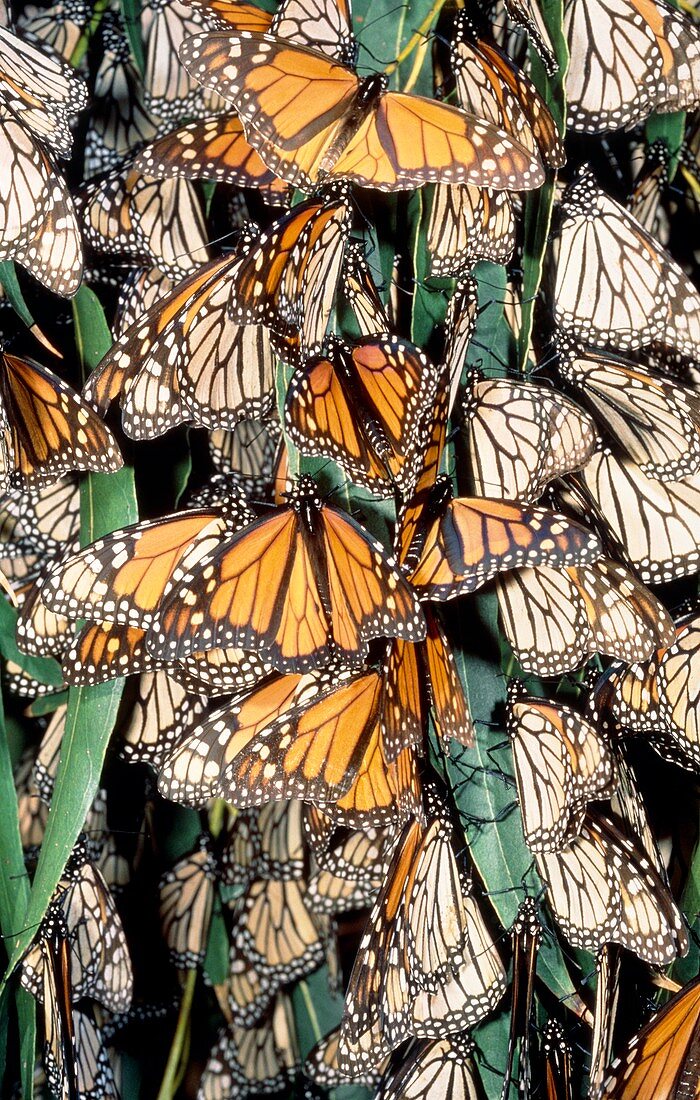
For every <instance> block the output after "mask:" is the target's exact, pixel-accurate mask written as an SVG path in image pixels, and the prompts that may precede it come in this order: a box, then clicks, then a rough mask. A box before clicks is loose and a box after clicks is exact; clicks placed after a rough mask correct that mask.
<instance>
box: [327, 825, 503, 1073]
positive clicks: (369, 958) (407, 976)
mask: <svg viewBox="0 0 700 1100" xmlns="http://www.w3.org/2000/svg"><path fill="white" fill-rule="evenodd" d="M438 899H441V900H438ZM438 910H439V911H438ZM504 990H505V971H504V969H503V964H502V962H501V959H500V956H499V954H498V951H497V949H496V947H495V944H494V943H493V941H492V939H491V937H490V935H489V933H488V930H487V927H486V923H485V921H484V917H483V916H482V914H481V910H480V907H479V904H478V902H477V900H476V898H475V897H474V896H472V894H471V893H470V891H469V888H468V885H467V882H466V881H465V878H464V875H463V872H462V871H461V870H460V868H459V866H458V863H457V860H456V858H455V855H454V852H453V851H452V848H451V837H450V830H449V828H448V827H447V826H446V824H445V823H444V822H443V821H441V820H440V819H439V818H436V819H433V820H432V821H431V822H430V824H429V825H428V826H427V828H426V827H425V826H424V825H422V824H421V823H420V821H417V820H414V821H412V822H410V823H409V824H408V825H406V826H405V829H404V832H403V834H402V836H401V839H400V840H399V843H398V846H397V848H396V851H395V854H394V857H393V859H392V863H391V866H390V868H389V870H388V872H387V877H386V880H385V884H384V886H383V888H382V890H381V892H380V894H379V897H378V898H377V901H376V903H375V905H374V907H373V909H372V912H371V914H370V919H369V924H368V927H367V930H366V932H365V935H364V937H363V939H362V941H361V944H360V948H359V951H358V955H357V958H356V960H355V965H354V967H353V972H352V975H351V978H350V984H349V987H348V993H347V996H346V1009H345V1016H344V1018H343V1023H342V1027H341V1033H340V1044H339V1059H338V1060H339V1065H340V1068H341V1071H343V1070H344V1071H346V1072H349V1073H351V1074H353V1073H355V1072H357V1070H358V1069H364V1070H366V1069H367V1068H372V1067H373V1066H376V1065H378V1064H379V1062H380V1061H381V1059H382V1058H384V1057H385V1056H386V1055H387V1054H388V1053H389V1052H390V1051H391V1050H392V1049H393V1048H394V1047H396V1046H397V1045H398V1044H399V1043H400V1042H401V1041H402V1040H403V1039H405V1038H407V1037H409V1036H411V1035H414V1036H417V1037H419V1038H441V1037H443V1036H444V1035H445V1034H450V1033H452V1032H459V1031H462V1030H464V1029H465V1028H467V1027H469V1026H470V1025H472V1024H473V1023H476V1022H477V1021H478V1020H480V1019H481V1018H482V1017H483V1016H484V1015H486V1014H487V1013H488V1011H489V1010H490V1009H491V1008H492V1007H493V1006H494V1005H495V1004H496V1003H497V1002H498V1001H499V1000H500V998H501V996H502V995H503V992H504ZM369 1035H371V1036H372V1042H371V1043H370V1044H366V1042H365V1040H364V1039H363V1037H367V1036H369Z"/></svg>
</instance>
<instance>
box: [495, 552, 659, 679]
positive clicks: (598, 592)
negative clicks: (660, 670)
mask: <svg viewBox="0 0 700 1100" xmlns="http://www.w3.org/2000/svg"><path fill="white" fill-rule="evenodd" d="M496 594H497V597H498V604H499V609H500V614H501V622H502V625H503V630H504V632H505V635H506V637H507V638H508V641H509V643H510V645H511V647H512V649H513V652H514V653H515V655H516V657H517V659H518V662H519V664H520V666H521V667H522V668H523V669H524V670H525V671H526V672H534V673H535V674H537V675H538V676H558V675H561V674H562V673H564V672H570V671H573V670H574V669H576V668H580V667H581V665H583V664H585V662H586V661H587V660H588V659H589V658H590V657H591V656H592V655H593V654H594V653H604V654H606V655H607V656H610V657H616V658H618V659H620V660H623V661H640V660H646V659H647V658H648V657H650V656H651V654H652V653H653V652H654V650H656V649H657V648H658V647H659V646H660V645H665V644H668V642H669V640H670V639H671V637H672V636H673V621H672V619H671V617H670V615H669V613H668V612H667V611H666V609H665V607H664V606H663V604H661V603H660V602H659V600H657V598H656V597H655V596H654V595H653V593H652V592H650V591H649V590H648V589H646V588H645V587H644V585H642V584H640V582H639V581H638V580H637V579H636V577H635V576H634V574H633V573H631V572H630V571H629V569H626V568H625V566H623V565H619V564H618V563H617V562H614V561H612V560H611V559H610V558H599V560H598V561H597V562H594V563H593V564H592V565H582V566H574V567H572V568H569V569H550V568H548V567H546V566H540V567H539V568H537V569H522V570H518V572H517V573H509V574H507V575H506V576H503V577H499V578H498V579H497V581H496Z"/></svg>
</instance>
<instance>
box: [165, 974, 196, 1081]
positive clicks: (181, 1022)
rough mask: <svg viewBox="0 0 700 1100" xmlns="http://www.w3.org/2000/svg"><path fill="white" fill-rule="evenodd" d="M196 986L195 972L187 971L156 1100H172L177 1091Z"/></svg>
mask: <svg viewBox="0 0 700 1100" xmlns="http://www.w3.org/2000/svg"><path fill="white" fill-rule="evenodd" d="M196 984H197V971H196V970H188V971H187V978H186V980H185V987H184V989H183V991H182V1000H181V1002H180V1011H179V1013H178V1017H177V1026H176V1028H175V1034H174V1036H173V1041H172V1044H171V1046H170V1053H169V1054H168V1061H167V1063H166V1066H165V1070H164V1072H163V1080H162V1081H161V1083H160V1088H159V1090H158V1096H157V1098H156V1100H173V1097H174V1096H175V1092H176V1091H177V1078H178V1071H179V1068H180V1065H181V1062H182V1055H183V1052H184V1050H185V1046H186V1044H187V1038H188V1035H189V1030H190V1014H191V1012H192V1001H193V999H194V989H195V985H196Z"/></svg>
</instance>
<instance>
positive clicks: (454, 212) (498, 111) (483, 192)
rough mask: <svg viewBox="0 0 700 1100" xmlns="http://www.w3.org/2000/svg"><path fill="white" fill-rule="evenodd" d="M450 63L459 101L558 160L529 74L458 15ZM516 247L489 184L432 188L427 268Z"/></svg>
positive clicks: (441, 272)
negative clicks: (429, 255)
mask: <svg viewBox="0 0 700 1100" xmlns="http://www.w3.org/2000/svg"><path fill="white" fill-rule="evenodd" d="M451 53H452V56H451V60H452V70H453V73H454V77H455V83H456V86H457V99H458V102H459V104H460V106H461V107H462V108H463V109H464V110H465V111H469V112H471V113H472V114H474V115H476V116H477V117H479V118H483V119H486V120H488V122H490V123H492V124H493V125H494V126H497V127H499V128H501V129H502V130H504V131H505V132H506V133H508V134H510V136H511V137H512V138H513V139H515V140H516V141H518V142H519V143H520V144H521V145H522V146H523V147H524V148H526V149H527V150H528V151H529V152H530V153H531V154H533V155H535V154H537V153H538V152H539V153H541V155H542V157H543V159H544V160H545V161H546V163H548V164H550V165H553V166H554V167H558V166H560V165H561V164H563V163H564V159H565V158H564V150H563V146H562V144H561V141H560V140H559V136H558V134H557V131H556V126H555V124H554V120H553V119H552V116H551V114H550V113H549V110H548V108H547V107H546V105H545V103H544V101H543V100H542V98H541V96H540V95H539V93H538V92H537V90H536V88H535V87H534V85H533V84H532V82H531V81H530V80H528V78H527V77H526V76H525V74H524V73H522V72H521V71H520V70H519V69H518V68H517V67H516V66H515V65H514V64H513V62H512V61H511V60H510V58H509V57H508V56H507V54H505V53H503V52H502V51H501V50H499V49H498V47H497V46H495V45H493V44H492V43H490V42H488V41H486V40H485V39H483V38H479V37H478V36H477V33H476V30H475V28H474V27H473V25H472V24H471V23H470V21H469V20H468V19H466V18H465V17H464V14H463V13H462V14H460V15H459V16H458V18H457V20H456V22H455V37H454V41H453V44H452V51H451ZM514 247H515V223H514V219H513V210H512V206H511V202H510V199H509V198H508V196H507V195H506V194H499V193H498V192H497V191H494V190H493V189H491V188H489V187H485V188H476V187H470V186H468V185H458V186H449V185H442V186H438V187H437V188H436V192H435V198H434V201H433V207H432V211H431V220H430V225H429V228H428V249H429V251H430V253H431V257H432V261H431V269H430V270H431V274H432V275H436V276H447V275H458V274H459V273H460V271H461V270H462V269H463V268H465V267H469V266H473V264H474V263H475V262H477V261H478V260H489V261H491V262H493V263H507V262H508V261H509V260H510V258H511V256H512V253H513V249H514Z"/></svg>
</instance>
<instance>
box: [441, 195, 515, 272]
mask: <svg viewBox="0 0 700 1100" xmlns="http://www.w3.org/2000/svg"><path fill="white" fill-rule="evenodd" d="M514 248H515V219H514V217H513V207H512V205H511V201H510V199H509V197H508V194H507V192H505V191H492V190H491V189H490V188H488V187H469V186H468V185H463V186H459V185H455V186H450V185H449V184H442V185H439V186H437V187H436V188H435V194H434V196H433V204H432V207H431V211H430V222H429V225H428V251H429V252H430V257H431V260H430V274H431V275H434V276H435V277H436V278H443V277H448V276H452V275H455V276H458V275H460V274H461V272H462V271H464V270H465V269H469V268H471V267H473V266H474V264H475V263H477V262H478V261H479V260H488V261H489V262H490V263H496V264H506V263H508V262H509V261H510V259H511V257H512V255H513V250H514Z"/></svg>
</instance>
